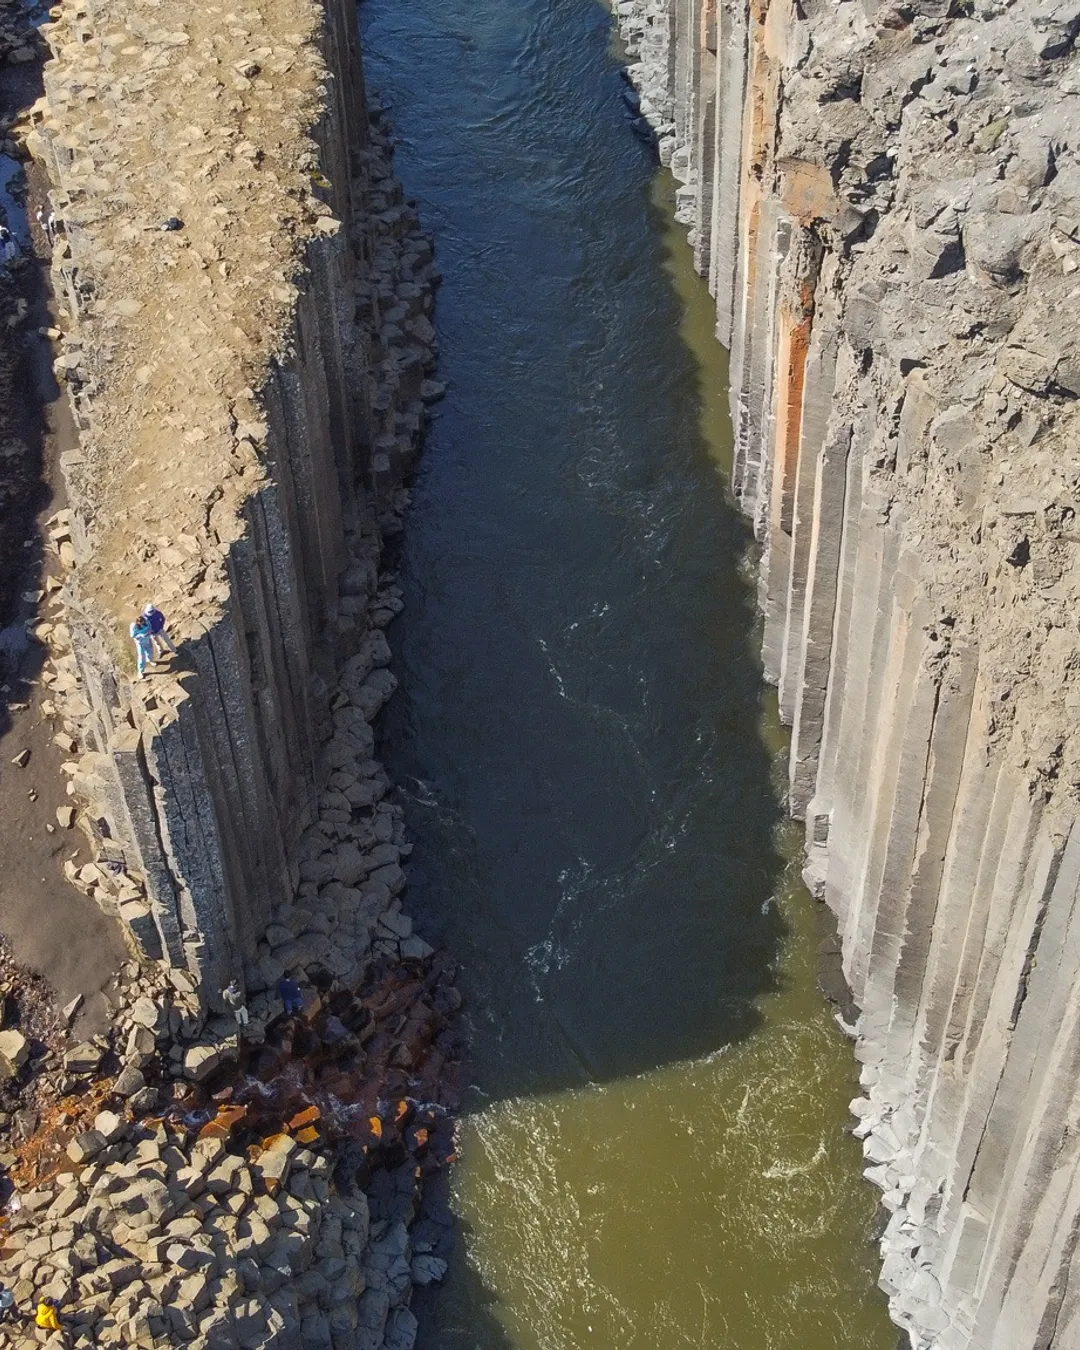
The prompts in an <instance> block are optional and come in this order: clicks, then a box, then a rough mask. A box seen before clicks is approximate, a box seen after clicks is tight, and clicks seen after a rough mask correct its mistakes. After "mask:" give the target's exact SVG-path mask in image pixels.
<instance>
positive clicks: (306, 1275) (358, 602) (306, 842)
mask: <svg viewBox="0 0 1080 1350" xmlns="http://www.w3.org/2000/svg"><path fill="white" fill-rule="evenodd" d="M368 113H369V122H370V125H369V128H368V134H367V137H366V144H365V146H364V147H363V148H361V149H358V150H357V152H356V155H355V157H354V163H355V165H356V168H357V171H358V176H357V179H356V181H355V182H354V184H353V193H354V197H355V200H356V202H357V210H358V214H359V216H360V218H361V219H362V221H363V231H364V232H363V249H362V256H361V273H360V276H359V278H358V280H357V282H356V283H355V285H354V288H353V294H354V296H355V303H356V309H355V313H354V331H353V341H354V342H355V344H356V347H357V348H358V363H359V364H360V365H361V366H362V368H363V370H364V371H365V374H366V379H367V380H368V381H369V382H370V383H369V389H368V396H369V400H370V406H371V407H372V409H373V410H374V413H375V418H376V423H375V427H374V430H375V433H376V434H375V437H374V445H373V453H372V456H371V461H370V474H371V482H370V488H369V489H368V490H364V491H361V492H360V493H359V494H358V501H359V503H360V505H359V507H358V509H357V510H356V512H355V513H354V515H353V516H352V517H351V518H350V519H349V520H348V521H347V522H346V524H345V530H344V545H345V551H346V552H345V566H344V571H343V572H342V575H341V577H340V579H339V582H338V588H337V589H338V603H337V607H336V612H335V614H334V615H333V617H332V623H333V625H334V628H335V632H336V639H337V643H338V645H339V648H340V649H341V650H344V651H347V652H349V653H350V655H349V656H348V659H347V660H346V661H345V663H344V665H343V667H342V669H341V671H340V672H339V676H338V680H337V683H336V686H334V687H333V688H331V689H330V690H329V691H328V694H327V697H326V706H327V709H328V716H327V718H326V719H325V722H324V724H323V726H322V733H323V744H322V748H321V750H319V752H318V755H317V763H316V766H315V776H316V779H317V782H318V784H319V791H318V797H317V812H316V818H315V819H314V820H313V821H312V823H311V824H310V825H309V826H308V828H307V829H306V831H304V832H303V834H302V835H301V836H300V838H299V842H298V843H297V845H296V846H295V847H294V849H293V850H292V856H291V861H290V867H291V870H292V875H293V876H294V877H295V878H296V888H295V893H294V894H293V895H292V896H291V897H289V899H288V900H287V901H286V902H284V903H281V904H278V905H277V906H276V907H275V908H274V910H273V912H272V913H269V914H266V915H264V918H263V923H262V926H261V930H260V931H259V932H258V933H256V934H255V940H254V941H253V942H251V944H250V945H249V947H248V949H247V952H246V956H245V958H244V959H238V960H237V962H236V964H235V969H234V970H233V971H232V972H231V973H232V974H233V975H234V976H236V977H237V978H238V979H239V981H240V983H241V986H242V987H243V988H244V990H245V993H246V998H247V1008H248V1012H249V1015H250V1019H251V1020H250V1023H249V1025H247V1026H245V1027H244V1028H243V1029H242V1034H241V1036H240V1038H239V1039H238V1036H237V1027H236V1025H235V1023H234V1021H233V1019H232V1017H231V1016H230V1015H227V1014H226V1013H225V1012H223V1011H218V1012H215V1011H214V1010H215V1008H216V1009H219V1010H220V1009H222V1007H223V1005H222V1004H221V1002H220V999H219V997H218V994H217V991H216V990H214V989H211V988H207V987H206V986H205V984H204V985H202V986H200V985H199V983H198V980H197V978H196V977H195V976H194V975H193V974H192V973H191V972H190V971H188V970H184V969H180V968H178V967H177V966H175V965H171V964H170V963H169V961H168V960H167V959H163V958H164V957H165V956H166V954H165V953H164V952H163V950H162V945H161V942H160V938H159V930H158V926H157V924H156V922H155V919H154V916H153V915H152V912H151V905H150V902H149V900H148V898H147V894H146V890H145V885H144V878H143V876H142V875H141V874H140V871H139V869H138V868H137V867H135V866H133V865H132V855H131V852H130V850H125V849H124V848H123V847H122V846H121V845H120V844H119V843H118V842H117V841H115V840H112V839H111V838H110V831H109V829H108V827H107V817H108V815H109V807H110V805H111V803H109V802H108V801H107V800H103V797H102V793H101V786H102V778H101V772H102V770H101V760H102V758H103V757H102V755H101V754H100V752H98V751H96V750H95V749H94V745H95V721H94V712H93V711H92V705H93V704H94V703H95V701H96V698H95V695H93V694H92V693H91V692H90V691H88V689H87V688H86V684H85V670H84V668H83V666H82V665H81V664H80V662H79V660H78V659H77V653H76V651H75V650H74V643H73V639H72V612H73V610H74V611H76V613H77V611H78V608H79V598H78V593H77V591H76V589H75V587H74V584H73V578H72V577H71V576H70V575H68V576H67V578H66V579H65V581H64V582H63V584H61V585H58V586H51V587H50V588H49V592H48V595H47V596H46V597H44V603H45V607H46V613H45V614H44V615H43V616H42V618H41V620H40V621H39V622H38V624H37V626H36V630H35V635H36V636H37V637H38V639H39V640H40V641H42V642H43V643H45V644H46V645H47V647H48V651H49V661H48V663H47V665H46V668H45V671H44V674H43V677H42V678H43V682H44V684H45V686H46V689H47V695H48V697H47V704H48V706H47V708H46V709H45V715H46V716H47V717H50V718H52V719H53V734H54V738H55V740H56V742H57V744H58V745H59V746H60V748H61V750H62V752H63V753H64V755H65V756H66V760H65V764H64V768H65V770H66V771H67V775H68V780H69V786H68V795H67V800H68V802H69V805H68V806H66V807H63V808H61V812H62V814H61V813H58V814H57V821H56V823H55V826H54V828H55V829H60V830H68V829H72V830H75V833H74V834H73V835H72V836H71V837H72V838H73V839H75V840H78V839H80V838H81V837H82V836H85V841H86V843H85V845H84V848H85V850H86V851H88V852H89V854H90V858H89V860H88V861H85V862H84V861H80V860H78V859H77V854H78V849H76V851H75V852H76V860H75V861H73V860H71V859H70V858H69V860H68V862H67V865H66V869H65V870H66V872H67V876H68V878H69V879H70V880H71V881H72V882H73V883H74V884H75V885H76V886H77V887H79V888H80V889H82V890H83V891H84V892H85V893H86V894H87V895H89V896H91V897H92V898H93V899H94V900H95V901H96V902H97V904H98V905H100V906H101V907H102V908H103V909H105V910H106V911H107V912H109V913H113V914H115V915H117V917H118V918H120V919H121V920H122V922H123V924H124V928H125V931H126V932H127V933H128V934H129V935H130V938H131V942H132V947H133V959H132V961H131V962H129V964H128V965H126V966H125V967H124V970H123V971H122V972H121V973H120V975H119V976H118V978H117V981H116V982H115V986H114V987H113V989H112V1003H113V1009H114V1012H115V1020H114V1023H113V1026H112V1027H111V1029H110V1030H109V1031H108V1032H107V1033H103V1034H101V1035H98V1036H95V1037H93V1038H92V1039H90V1040H87V1041H82V1042H79V1043H75V1044H73V1043H72V1041H73V1039H74V1038H73V1037H72V1036H71V1035H70V1034H69V1032H68V1031H67V1027H68V1026H69V1025H70V1022H71V1020H72V1019H73V1018H74V1017H75V1015H76V1014H77V1011H78V1010H77V1008H75V1007H72V1008H69V1009H66V1010H65V1014H66V1016H65V1017H64V1018H61V1019H56V1020H53V1021H51V1022H50V1024H49V1025H48V1027H46V1026H45V1024H44V1022H41V1019H40V1018H35V1017H34V1016H31V1008H32V1006H36V1004H33V1001H32V1000H31V999H30V997H29V994H30V990H29V989H28V988H27V987H22V988H20V989H19V990H13V991H12V992H13V999H12V1002H11V1004H10V1012H11V1016H10V1017H9V1019H8V1021H9V1023H10V1025H7V1027H6V1029H5V1030H3V1031H0V1072H2V1073H3V1075H4V1077H5V1079H6V1083H5V1093H6V1098H5V1104H10V1105H11V1106H12V1108H13V1109H12V1110H11V1111H8V1112H7V1113H6V1124H7V1132H6V1133H7V1138H6V1140H5V1142H4V1149H5V1152H4V1154H3V1161H4V1163H5V1165H6V1167H7V1169H8V1171H7V1173H6V1175H5V1178H4V1184H5V1188H6V1194H5V1196H4V1198H5V1200H6V1206H5V1213H4V1217H3V1219H2V1221H0V1277H2V1278H3V1279H4V1280H5V1282H6V1283H7V1284H8V1285H9V1286H10V1287H11V1288H12V1289H13V1291H14V1293H15V1296H16V1300H17V1304H18V1306H19V1308H20V1309H22V1310H23V1311H24V1312H25V1311H27V1310H29V1309H30V1306H31V1303H32V1301H33V1300H36V1298H37V1297H39V1296H41V1295H42V1294H45V1295H49V1296H52V1297H54V1298H56V1299H58V1300H59V1302H60V1304H61V1311H62V1314H63V1316H64V1319H65V1321H66V1323H67V1326H68V1330H69V1333H70V1341H69V1343H71V1344H74V1345H76V1346H97V1345H101V1346H134V1345H139V1346H149V1345H155V1344H163V1343H164V1344H188V1345H191V1346H193V1347H195V1348H196V1350H202V1348H203V1347H244V1350H249V1348H253V1347H256V1346H263V1345H267V1346H269V1345H274V1346H283V1347H289V1346H296V1347H304V1348H305V1350H306V1348H307V1347H327V1350H331V1348H332V1347H333V1348H335V1350H343V1348H344V1347H346V1346H347V1347H349V1350H353V1347H357V1346H359V1347H364V1348H366V1350H378V1347H382V1346H386V1347H387V1348H388V1350H409V1347H411V1345H412V1343H413V1339H414V1337H415V1334H416V1323H415V1319H414V1317H413V1316H412V1314H411V1312H410V1311H409V1301H410V1296H411V1291H412V1287H413V1285H414V1283H417V1284H428V1283H431V1282H432V1281H434V1280H437V1279H439V1278H441V1276H442V1273H443V1272H444V1271H445V1259H444V1256H443V1255H442V1252H443V1249H444V1247H445V1245H446V1242H447V1229H448V1221H447V1220H445V1219H444V1218H442V1217H440V1218H436V1219H433V1218H431V1217H430V1216H427V1215H426V1214H424V1212H423V1211H422V1208H421V1205H422V1185H423V1180H424V1177H425V1176H427V1175H429V1174H430V1173H431V1172H433V1171H435V1170H437V1169H439V1168H440V1167H442V1166H444V1165H445V1164H446V1163H447V1161H448V1160H450V1159H452V1157H453V1149H454V1142H453V1112H454V1110H455V1108H456V1106H457V1104H458V1095H459V1073H460V1070H459V1044H458V1036H457V1032H456V1030H455V1027H454V1013H455V1012H456V1009H457V1006H458V1001H459V1000H458V995H457V993H456V991H455V989H454V987H453V968H452V965H451V964H450V963H449V962H448V961H447V960H446V959H445V958H444V957H442V956H440V955H438V954H436V953H435V952H434V951H433V950H432V948H431V947H430V946H429V945H428V944H427V943H426V942H424V941H423V939H422V938H420V937H419V936H418V935H416V934H415V933H414V932H413V931H412V923H411V920H410V919H409V917H408V916H407V915H406V914H405V913H403V910H402V901H401V895H402V892H403V891H404V888H405V884H406V878H405V873H404V871H403V868H402V863H403V861H404V860H405V859H406V858H407V856H408V854H409V852H410V851H411V845H410V844H409V842H408V840H407V838H406V836H405V831H404V825H403V821H402V811H401V808H400V807H399V806H398V805H397V804H396V803H394V802H393V801H392V800H390V799H389V794H390V788H391V785H390V783H389V780H388V778H387V775H386V773H385V771H384V769H383V767H382V765H381V764H380V763H379V761H378V760H377V759H376V758H375V731H374V728H373V723H374V721H375V719H376V717H377V715H378V713H379V711H380V709H381V708H382V707H383V706H384V704H385V702H386V701H387V699H388V698H390V696H391V695H392V694H393V692H394V689H395V687H396V681H395V679H394V677H393V675H392V674H391V673H390V672H389V670H388V669H387V666H388V664H389V661H390V647H389V645H388V643H387V640H386V637H385V634H384V631H383V630H384V629H385V627H386V626H387V625H388V624H389V623H390V621H391V620H392V619H393V618H394V616H395V615H396V614H397V613H398V612H400V610H401V608H402V602H401V597H400V593H399V591H398V589H397V587H396V585H395V584H394V579H393V577H392V575H390V574H388V573H386V572H382V571H380V563H381V557H382V548H383V540H384V538H385V537H386V536H387V535H390V534H393V533H396V532H397V531H398V530H400V528H401V523H402V514H403V512H404V509H405V507H406V505H407V500H408V499H407V493H406V492H405V490H404V489H403V487H402V486H401V484H402V480H403V478H404V477H405V475H407V473H408V472H409V471H410V470H411V468H412V467H413V464H414V462H415V457H416V455H417V454H418V453H419V450H420V445H421V440H422V435H423V429H424V424H425V420H426V413H425V409H426V407H427V405H428V404H430V403H431V402H434V401H435V400H437V399H438V398H439V397H440V396H441V393H442V387H441V386H440V385H439V384H438V383H437V382H436V381H434V380H433V379H431V378H430V375H431V373H432V370H433V367H434V363H435V358H436V340H435V335H434V329H433V327H432V325H431V321H430V315H431V312H432V307H433V301H434V291H435V287H436V285H437V283H438V279H439V274H438V270H437V268H436V266H435V264H434V262H433V259H432V248H431V243H430V240H429V239H428V238H427V237H426V236H425V235H424V234H423V233H422V231H421V230H420V227H419V223H418V220H417V217H416V213H415V210H414V209H413V207H412V205H411V204H409V203H406V202H405V201H404V198H403V194H402V190H401V187H400V184H399V183H398V182H397V181H396V179H395V178H394V176H393V172H392V166H391V154H392V145H391V138H390V132H389V127H388V126H387V124H386V122H385V118H384V117H383V115H382V112H381V109H380V108H379V106H378V103H377V100H375V99H369V100H368ZM66 349H67V351H68V352H69V353H74V354H75V357H74V359H65V358H64V357H62V358H61V367H62V368H64V369H68V370H69V371H70V372H71V373H72V374H73V375H74V377H75V382H74V391H75V393H76V397H77V402H78V401H80V400H82V399H83V398H85V396H86V394H87V392H88V391H87V388H86V385H85V384H84V383H83V382H82V380H80V379H79V378H78V374H77V372H78V370H79V368H80V367H79V362H80V359H81V358H80V356H79V353H80V352H81V350H82V345H81V342H80V340H79V338H78V335H77V334H75V333H73V334H69V340H68V342H67V343H66ZM89 392H90V393H91V394H92V392H93V390H90V391H89ZM75 528H76V527H75V525H73V517H72V513H71V512H68V511H65V512H62V513H60V514H59V515H58V516H55V517H54V518H53V520H52V521H51V522H50V531H49V542H50V544H51V546H52V549H53V551H54V552H55V554H56V555H57V562H58V565H59V566H60V567H61V569H65V570H67V571H68V572H69V573H70V570H71V569H72V568H74V567H75V566H76V562H77V560H76V554H75V549H74V546H73V542H72V535H73V529H75ZM174 613H176V615H177V618H178V619H179V620H180V625H179V626H180V629H181V633H182V628H183V622H184V616H185V607H184V605H183V603H182V602H181V603H179V604H178V606H177V608H176V609H175V610H174ZM186 671H187V661H186V658H185V653H184V649H183V647H182V646H181V651H180V655H179V656H178V657H177V658H175V659H174V660H173V661H172V663H171V664H169V665H166V664H164V663H161V664H159V665H158V667H157V670H156V671H155V673H154V674H153V675H152V676H151V677H150V679H149V680H148V681H146V682H145V683H144V684H141V685H133V686H131V688H130V691H128V690H125V692H124V703H125V707H126V710H127V711H126V716H127V719H128V721H129V723H130V724H132V725H134V726H138V725H140V723H143V722H153V721H155V720H159V719H160V718H161V717H162V715H163V714H166V713H167V711H168V709H169V708H170V706H172V705H173V704H174V703H175V702H179V701H182V700H183V699H184V698H185V697H186V692H185V688H184V685H185V674H186ZM76 827H80V828H81V831H82V836H80V834H79V833H78V829H77V828H76ZM155 958H156V959H155ZM286 974H288V975H290V976H292V977H293V978H294V979H297V980H298V981H300V982H301V984H302V986H303V987H304V990H305V994H306V1002H305V1007H304V1010H303V1012H302V1014H301V1015H299V1016H292V1017H289V1016H285V1015H284V1013H283V1012H282V1010H281V1003H280V1000H279V999H278V997H277V993H276V988H277V983H278V981H279V979H280V978H281V977H282V976H283V975H286ZM39 1023H40V1025H39ZM33 1334H34V1333H33V1332H32V1331H29V1330H24V1329H23V1328H21V1327H20V1326H19V1324H18V1323H15V1324H14V1327H12V1326H10V1325H9V1326H8V1327H6V1328H0V1345H16V1344H22V1343H23V1341H24V1340H25V1339H26V1338H27V1337H28V1336H29V1337H31V1338H32V1336H33ZM38 1335H39V1338H40V1339H45V1336H44V1333H38Z"/></svg>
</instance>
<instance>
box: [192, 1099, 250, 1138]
mask: <svg viewBox="0 0 1080 1350" xmlns="http://www.w3.org/2000/svg"><path fill="white" fill-rule="evenodd" d="M247 1113H248V1109H247V1107H246V1106H219V1107H218V1112H217V1115H216V1116H215V1117H214V1118H213V1120H208V1121H207V1122H206V1124H205V1125H204V1126H203V1127H202V1129H201V1130H200V1131H199V1135H198V1137H199V1138H200V1139H228V1137H229V1135H231V1134H232V1132H233V1129H234V1128H235V1126H237V1125H239V1123H240V1122H241V1121H242V1120H243V1119H245V1117H246V1116H247Z"/></svg>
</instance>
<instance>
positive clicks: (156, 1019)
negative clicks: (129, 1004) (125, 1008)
mask: <svg viewBox="0 0 1080 1350" xmlns="http://www.w3.org/2000/svg"><path fill="white" fill-rule="evenodd" d="M161 1013H162V1010H161V1008H159V1007H158V1005H157V1004H156V1003H155V1002H154V1000H153V999H152V998H146V997H145V995H144V996H143V997H142V998H138V999H136V1000H135V1005H134V1007H133V1008H132V1009H131V1012H130V1013H129V1014H128V1016H129V1017H130V1019H131V1021H132V1022H134V1023H135V1025H136V1026H138V1027H145V1028H146V1029H147V1030H148V1031H154V1030H156V1029H157V1027H158V1024H159V1023H160V1021H161Z"/></svg>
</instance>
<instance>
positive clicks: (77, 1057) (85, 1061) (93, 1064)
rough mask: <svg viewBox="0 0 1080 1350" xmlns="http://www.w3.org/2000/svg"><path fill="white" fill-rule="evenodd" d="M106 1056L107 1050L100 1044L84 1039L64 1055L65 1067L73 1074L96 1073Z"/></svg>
mask: <svg viewBox="0 0 1080 1350" xmlns="http://www.w3.org/2000/svg"><path fill="white" fill-rule="evenodd" d="M104 1058H105V1051H104V1050H103V1049H102V1048H101V1047H100V1046H98V1045H95V1044H94V1043H93V1041H83V1043H82V1044H81V1045H77V1046H76V1047H75V1048H74V1050H69V1051H68V1052H67V1054H66V1055H65V1056H64V1068H65V1069H66V1070H67V1071H68V1073H73V1074H86V1073H95V1072H96V1071H97V1070H98V1069H99V1068H100V1066H101V1061H102V1060H103V1059H104Z"/></svg>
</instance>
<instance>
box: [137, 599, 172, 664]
mask: <svg viewBox="0 0 1080 1350" xmlns="http://www.w3.org/2000/svg"><path fill="white" fill-rule="evenodd" d="M142 616H143V618H144V619H145V620H146V622H147V623H148V624H149V625H150V643H151V646H152V649H153V653H154V656H153V659H154V660H155V661H156V660H157V657H158V653H159V652H160V653H161V655H162V656H164V655H165V651H166V648H167V649H168V650H169V651H170V652H172V654H173V656H175V655H176V648H175V647H174V646H173V640H172V638H171V637H170V636H169V634H168V632H167V631H166V629H167V625H166V622H165V615H164V614H162V612H161V610H160V609H158V607H157V605H155V604H154V602H153V601H151V602H150V604H148V605H147V606H146V608H145V609H144V610H143V612H142Z"/></svg>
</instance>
